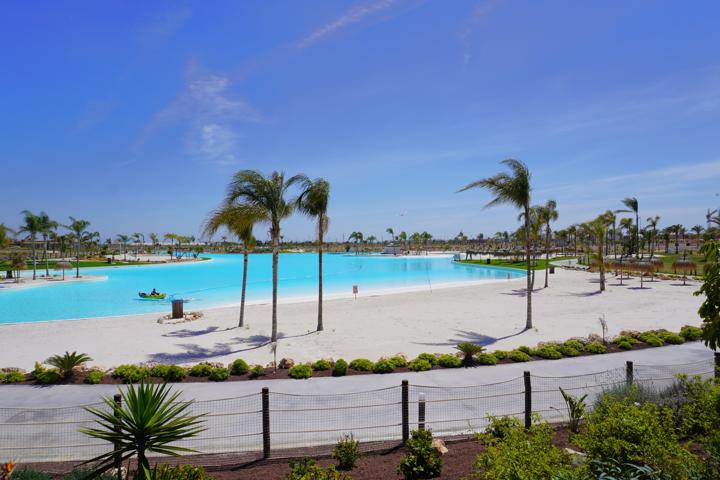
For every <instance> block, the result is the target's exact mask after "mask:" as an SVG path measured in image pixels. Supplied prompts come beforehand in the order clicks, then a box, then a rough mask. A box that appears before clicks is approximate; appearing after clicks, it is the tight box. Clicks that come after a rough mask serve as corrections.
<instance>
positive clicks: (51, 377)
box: [33, 368, 64, 385]
mask: <svg viewBox="0 0 720 480" xmlns="http://www.w3.org/2000/svg"><path fill="white" fill-rule="evenodd" d="M33 376H34V377H35V381H36V382H37V383H39V384H41V385H51V384H53V383H59V382H60V381H61V380H62V379H63V378H64V377H63V375H62V374H61V373H60V370H58V369H57V368H43V369H40V370H38V369H37V368H36V369H35V371H34V372H33Z"/></svg>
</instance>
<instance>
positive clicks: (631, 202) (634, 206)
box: [622, 197, 640, 257]
mask: <svg viewBox="0 0 720 480" xmlns="http://www.w3.org/2000/svg"><path fill="white" fill-rule="evenodd" d="M622 203H623V205H625V206H626V207H627V208H629V209H630V210H625V211H627V212H634V213H635V240H634V243H633V249H634V253H635V256H637V257H639V256H640V214H639V213H638V208H639V206H638V200H637V198H635V197H628V198H624V199H623V200H622ZM631 253H632V250H631Z"/></svg>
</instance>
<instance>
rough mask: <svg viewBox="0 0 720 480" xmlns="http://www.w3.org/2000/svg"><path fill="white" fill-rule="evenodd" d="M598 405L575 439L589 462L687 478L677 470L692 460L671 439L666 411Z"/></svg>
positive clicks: (626, 403) (607, 400)
mask: <svg viewBox="0 0 720 480" xmlns="http://www.w3.org/2000/svg"><path fill="white" fill-rule="evenodd" d="M602 401H603V402H604V404H603V405H602V406H601V407H602V408H596V409H595V410H594V411H593V412H592V413H591V414H590V415H589V416H588V418H587V421H586V423H585V429H584V430H585V431H584V433H583V435H580V436H578V437H577V442H578V445H579V446H580V447H581V448H583V450H584V451H585V453H586V454H587V455H588V458H589V459H591V460H592V459H610V458H611V459H614V460H617V461H618V462H620V463H635V464H646V465H648V466H650V467H653V468H657V469H660V470H662V471H664V472H666V473H668V474H671V475H673V476H672V478H677V479H684V478H687V477H686V472H685V471H684V469H682V468H681V466H682V465H692V464H693V463H694V461H695V460H694V457H693V456H692V455H691V454H690V452H688V451H687V450H686V449H685V448H683V447H681V446H680V444H679V443H678V440H677V438H676V437H675V432H674V424H673V415H672V411H671V410H670V409H668V408H660V407H658V406H657V405H655V404H653V403H649V402H648V403H644V404H638V403H636V402H632V401H628V400H623V401H615V400H614V399H612V398H608V397H605V398H604V399H603V400H602Z"/></svg>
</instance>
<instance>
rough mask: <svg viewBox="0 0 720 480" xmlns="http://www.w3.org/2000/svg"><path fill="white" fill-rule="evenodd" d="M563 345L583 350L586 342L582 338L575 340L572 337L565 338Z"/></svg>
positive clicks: (579, 350)
mask: <svg viewBox="0 0 720 480" xmlns="http://www.w3.org/2000/svg"><path fill="white" fill-rule="evenodd" d="M563 346H564V347H567V348H573V349H575V350H577V351H578V352H582V351H583V350H584V349H585V344H584V343H583V342H581V341H580V340H575V339H574V338H571V339H570V340H565V342H563Z"/></svg>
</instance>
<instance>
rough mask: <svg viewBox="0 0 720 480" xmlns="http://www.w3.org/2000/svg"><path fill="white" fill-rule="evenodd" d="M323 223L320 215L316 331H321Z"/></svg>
mask: <svg viewBox="0 0 720 480" xmlns="http://www.w3.org/2000/svg"><path fill="white" fill-rule="evenodd" d="M323 223H324V219H323V217H322V216H320V219H319V221H318V323H317V331H318V332H322V331H323V268H322V254H323Z"/></svg>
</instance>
